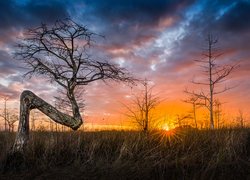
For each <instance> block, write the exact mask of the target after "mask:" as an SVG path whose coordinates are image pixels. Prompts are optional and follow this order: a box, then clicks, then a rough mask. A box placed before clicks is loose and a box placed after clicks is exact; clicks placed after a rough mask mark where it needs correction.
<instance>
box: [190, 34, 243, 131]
mask: <svg viewBox="0 0 250 180" xmlns="http://www.w3.org/2000/svg"><path fill="white" fill-rule="evenodd" d="M206 41H207V47H206V48H205V50H204V52H203V53H202V55H203V58H202V59H200V60H196V61H197V62H199V63H200V64H201V65H200V66H201V67H202V68H203V73H204V74H205V78H206V79H205V80H204V81H195V80H193V83H194V84H198V85H202V86H205V87H207V91H204V90H201V91H200V92H194V91H188V90H185V92H186V93H188V94H191V95H193V96H196V97H198V98H199V99H201V100H203V105H204V106H205V107H207V108H208V110H209V118H210V128H211V129H214V105H215V102H214V97H215V95H217V94H221V93H223V92H225V91H227V90H229V89H231V88H232V87H228V86H224V88H220V87H219V85H220V84H221V83H223V82H225V81H226V80H227V78H228V77H229V75H230V74H231V73H232V71H233V70H234V69H236V67H237V66H238V65H237V64H234V65H220V64H218V63H217V60H218V57H219V56H221V55H222V53H221V51H220V50H219V48H218V47H217V43H218V39H217V38H215V37H214V36H213V35H212V34H209V35H208V36H207V39H206Z"/></svg>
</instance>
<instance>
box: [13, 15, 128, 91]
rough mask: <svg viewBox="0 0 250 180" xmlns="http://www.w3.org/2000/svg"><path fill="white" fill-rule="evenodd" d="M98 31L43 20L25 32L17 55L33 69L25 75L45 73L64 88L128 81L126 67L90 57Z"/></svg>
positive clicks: (77, 25) (69, 23) (73, 23)
mask: <svg viewBox="0 0 250 180" xmlns="http://www.w3.org/2000/svg"><path fill="white" fill-rule="evenodd" d="M94 35H96V34H95V33H93V32H91V31H89V30H88V29H87V28H86V27H85V26H82V25H79V24H77V23H76V22H74V21H72V20H70V19H66V20H65V21H62V20H59V21H56V23H55V24H54V25H53V26H48V25H46V24H42V25H41V26H40V27H37V28H35V29H30V30H28V31H26V32H25V33H24V38H22V39H21V42H20V43H19V44H18V48H17V49H18V51H17V52H16V53H15V56H16V57H17V58H18V59H21V60H23V61H24V63H25V64H26V65H27V67H28V68H29V69H30V70H29V71H28V72H27V73H26V75H29V76H32V75H44V76H47V77H48V78H50V79H51V80H52V81H56V82H57V83H58V84H59V85H61V86H62V87H64V88H67V87H72V86H76V85H87V84H88V83H90V82H92V81H95V80H99V79H101V80H107V79H112V80H116V81H125V82H129V81H131V80H132V77H130V76H129V74H128V72H127V70H126V69H124V68H121V67H119V66H118V65H116V64H113V63H110V62H108V61H98V60H94V59H92V58H91V56H90V54H89V53H88V50H89V49H90V47H91V44H92V42H93V36H94Z"/></svg>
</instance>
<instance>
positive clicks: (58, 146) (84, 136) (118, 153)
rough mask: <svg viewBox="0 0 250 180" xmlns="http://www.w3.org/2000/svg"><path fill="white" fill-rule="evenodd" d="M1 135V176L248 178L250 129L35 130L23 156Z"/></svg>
mask: <svg viewBox="0 0 250 180" xmlns="http://www.w3.org/2000/svg"><path fill="white" fill-rule="evenodd" d="M13 140H14V134H6V133H3V132H2V133H0V151H1V155H0V163H1V164H0V171H1V175H0V179H5V178H6V179H8V178H11V179H15V178H16V179H20V178H24V179H34V178H38V179H55V178H56V177H58V179H225V178H227V179H247V178H250V130H249V129H220V130H212V131H211V130H206V131H198V130H176V131H172V132H171V131H170V132H166V131H155V132H151V133H149V134H144V133H140V132H133V131H130V132H128V131H103V132H64V133H55V132H54V133H52V132H33V133H31V139H30V141H29V144H28V147H27V149H26V151H25V153H24V155H23V156H22V157H18V156H15V157H14V156H10V155H9V154H8V150H9V148H10V147H11V145H12V143H13Z"/></svg>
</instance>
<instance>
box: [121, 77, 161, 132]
mask: <svg viewBox="0 0 250 180" xmlns="http://www.w3.org/2000/svg"><path fill="white" fill-rule="evenodd" d="M141 84H142V86H143V91H142V92H141V93H140V94H138V95H135V96H134V98H133V99H132V103H131V104H129V105H125V104H124V106H125V108H126V109H127V113H126V116H127V117H129V118H130V119H131V120H132V121H134V122H135V123H136V124H137V125H138V127H139V128H140V129H142V130H143V131H144V132H148V130H149V124H150V121H152V118H153V117H152V116H153V114H152V110H153V109H154V108H155V107H156V106H157V105H158V104H159V103H160V99H159V97H158V96H155V95H153V93H152V87H149V84H148V80H147V79H145V80H144V81H142V83H141Z"/></svg>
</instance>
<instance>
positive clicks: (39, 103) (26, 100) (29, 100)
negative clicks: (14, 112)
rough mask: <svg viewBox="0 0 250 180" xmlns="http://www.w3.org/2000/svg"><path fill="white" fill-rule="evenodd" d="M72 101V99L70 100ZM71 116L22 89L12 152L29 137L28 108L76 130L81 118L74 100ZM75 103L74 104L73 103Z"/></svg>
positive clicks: (18, 148) (20, 149) (24, 143)
mask: <svg viewBox="0 0 250 180" xmlns="http://www.w3.org/2000/svg"><path fill="white" fill-rule="evenodd" d="M71 102H72V101H71ZM72 103H73V104H72V108H73V117H72V116H69V115H67V114H65V113H62V112H60V111H58V110H57V109H56V108H55V107H53V106H52V105H50V104H49V103H47V102H45V101H44V100H42V99H41V98H39V97H38V96H36V95H35V94H34V93H32V92H31V91H27V90H25V91H23V92H22V94H21V96H20V117H19V126H18V132H17V135H16V139H15V143H14V145H13V149H12V150H13V152H16V151H23V150H24V147H25V145H26V144H27V142H28V139H29V114H30V110H32V109H38V110H40V111H41V112H43V113H44V114H45V115H47V116H48V117H50V118H51V119H52V120H53V121H55V122H56V123H59V124H62V125H65V126H68V127H70V128H72V129H73V130H77V129H78V128H79V127H80V126H81V125H82V123H83V122H82V118H81V116H80V113H79V110H76V109H75V108H77V107H78V106H77V103H76V101H73V102H72ZM74 103H75V104H74Z"/></svg>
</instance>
